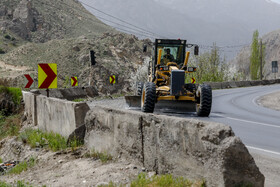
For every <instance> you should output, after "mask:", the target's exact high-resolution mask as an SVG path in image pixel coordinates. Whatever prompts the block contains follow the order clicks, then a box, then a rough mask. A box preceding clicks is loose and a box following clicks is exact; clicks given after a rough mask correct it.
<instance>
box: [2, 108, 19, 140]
mask: <svg viewBox="0 0 280 187" xmlns="http://www.w3.org/2000/svg"><path fill="white" fill-rule="evenodd" d="M20 128H21V114H15V115H11V116H8V117H7V116H5V115H4V114H3V112H1V111H0V140H2V139H4V138H6V137H8V136H17V135H18V134H19V130H20Z"/></svg>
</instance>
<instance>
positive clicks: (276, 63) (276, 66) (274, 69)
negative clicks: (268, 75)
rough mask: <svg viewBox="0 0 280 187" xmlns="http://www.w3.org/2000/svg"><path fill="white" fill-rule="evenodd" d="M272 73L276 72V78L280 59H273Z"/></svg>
mask: <svg viewBox="0 0 280 187" xmlns="http://www.w3.org/2000/svg"><path fill="white" fill-rule="evenodd" d="M271 65H272V73H275V79H276V74H277V73H278V61H272V63H271Z"/></svg>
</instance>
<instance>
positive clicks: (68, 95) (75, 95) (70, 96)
mask: <svg viewBox="0 0 280 187" xmlns="http://www.w3.org/2000/svg"><path fill="white" fill-rule="evenodd" d="M60 92H61V94H62V95H63V98H64V99H67V100H70V101H72V100H74V99H80V98H86V97H87V93H86V91H85V90H84V89H83V88H82V87H75V88H68V89H60Z"/></svg>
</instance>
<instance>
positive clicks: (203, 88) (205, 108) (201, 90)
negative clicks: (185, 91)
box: [196, 84, 212, 117]
mask: <svg viewBox="0 0 280 187" xmlns="http://www.w3.org/2000/svg"><path fill="white" fill-rule="evenodd" d="M196 94H197V98H198V101H199V102H198V103H197V105H196V113H197V115H198V116H200V117H208V116H209V114H210V112H211V106H212V88H211V86H209V85H207V84H201V85H199V87H198V90H197V93H196Z"/></svg>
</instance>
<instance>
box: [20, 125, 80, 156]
mask: <svg viewBox="0 0 280 187" xmlns="http://www.w3.org/2000/svg"><path fill="white" fill-rule="evenodd" d="M19 137H20V139H21V140H22V141H23V142H24V143H28V144H29V145H30V146H31V147H32V148H35V147H41V148H43V147H46V148H49V149H50V150H52V151H59V150H64V149H66V148H67V147H68V146H67V140H66V138H64V137H63V136H61V135H60V134H57V133H53V132H50V133H44V132H42V131H40V130H33V129H26V130H25V131H24V132H22V133H21V134H20V135H19ZM77 144H78V143H77V142H76V145H77ZM72 146H74V143H73V145H72Z"/></svg>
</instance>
